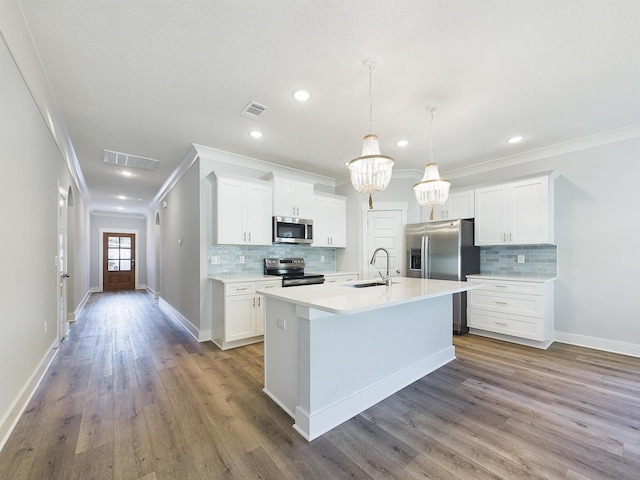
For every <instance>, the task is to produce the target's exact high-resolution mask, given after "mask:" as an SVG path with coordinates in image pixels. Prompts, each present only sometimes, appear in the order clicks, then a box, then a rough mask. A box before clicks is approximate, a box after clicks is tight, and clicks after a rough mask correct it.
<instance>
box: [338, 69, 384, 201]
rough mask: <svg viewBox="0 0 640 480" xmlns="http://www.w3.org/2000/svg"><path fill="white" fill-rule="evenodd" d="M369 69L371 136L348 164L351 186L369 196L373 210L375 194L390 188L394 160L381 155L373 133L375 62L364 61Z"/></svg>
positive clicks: (369, 135) (376, 138)
mask: <svg viewBox="0 0 640 480" xmlns="http://www.w3.org/2000/svg"><path fill="white" fill-rule="evenodd" d="M364 66H366V67H368V68H369V134H368V135H365V136H364V139H363V140H362V155H361V156H359V157H358V158H354V159H353V160H351V161H350V162H348V163H347V167H349V174H350V176H351V185H353V188H354V189H355V190H356V191H357V192H360V193H368V194H369V208H373V197H372V195H373V193H374V192H380V191H382V190H384V189H385V188H387V187H388V186H389V182H390V181H391V170H392V168H393V163H394V162H393V158H391V157H389V156H387V155H381V154H380V146H379V145H378V136H377V135H374V134H372V133H371V126H372V123H373V120H372V119H373V100H372V89H371V78H372V75H373V69H374V67H375V62H373V60H371V59H366V60H365V61H364Z"/></svg>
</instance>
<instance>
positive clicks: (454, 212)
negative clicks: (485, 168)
mask: <svg viewBox="0 0 640 480" xmlns="http://www.w3.org/2000/svg"><path fill="white" fill-rule="evenodd" d="M446 207H447V211H446V215H447V218H448V219H456V218H474V217H475V192H474V190H468V191H465V192H454V193H452V194H451V195H449V199H448V200H447V203H446Z"/></svg>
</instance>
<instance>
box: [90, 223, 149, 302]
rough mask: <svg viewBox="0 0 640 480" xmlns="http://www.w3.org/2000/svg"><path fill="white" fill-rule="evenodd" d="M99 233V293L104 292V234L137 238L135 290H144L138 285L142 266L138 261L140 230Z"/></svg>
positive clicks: (112, 230) (135, 246) (128, 229)
mask: <svg viewBox="0 0 640 480" xmlns="http://www.w3.org/2000/svg"><path fill="white" fill-rule="evenodd" d="M98 232H99V237H100V242H99V243H100V249H99V250H100V251H99V254H98V258H99V260H98V262H99V265H98V272H99V278H98V284H99V287H98V292H102V291H104V242H103V241H102V239H103V238H104V234H105V233H128V234H134V235H135V236H136V241H135V245H134V248H135V251H136V253H135V255H136V264H135V265H134V266H133V267H134V275H135V276H136V282H135V289H136V290H138V289H140V288H142V287H140V284H139V283H138V282H139V279H140V276H139V274H138V272H139V271H138V267H139V265H140V262H139V261H138V258H139V255H138V253H139V251H140V250H139V249H138V241H139V238H140V230H138V229H131V228H100V229H99V230H98Z"/></svg>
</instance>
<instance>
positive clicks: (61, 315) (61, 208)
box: [57, 193, 69, 340]
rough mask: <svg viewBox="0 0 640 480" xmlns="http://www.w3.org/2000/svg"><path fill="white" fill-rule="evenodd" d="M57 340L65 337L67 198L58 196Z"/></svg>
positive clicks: (66, 320)
mask: <svg viewBox="0 0 640 480" xmlns="http://www.w3.org/2000/svg"><path fill="white" fill-rule="evenodd" d="M57 260H58V325H57V330H58V340H62V339H63V338H64V337H66V336H67V332H68V331H69V320H68V318H67V278H69V273H68V272H67V198H66V197H65V195H63V194H62V193H59V194H58V259H57Z"/></svg>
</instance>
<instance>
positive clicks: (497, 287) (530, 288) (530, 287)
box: [468, 278, 544, 295]
mask: <svg viewBox="0 0 640 480" xmlns="http://www.w3.org/2000/svg"><path fill="white" fill-rule="evenodd" d="M468 282H469V283H475V284H478V283H482V284H483V286H482V288H481V290H490V291H493V292H508V293H524V294H528V295H542V293H543V290H544V284H543V283H533V282H514V281H508V280H504V281H503V280H492V279H486V280H480V279H475V278H473V279H472V278H470V279H468Z"/></svg>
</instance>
